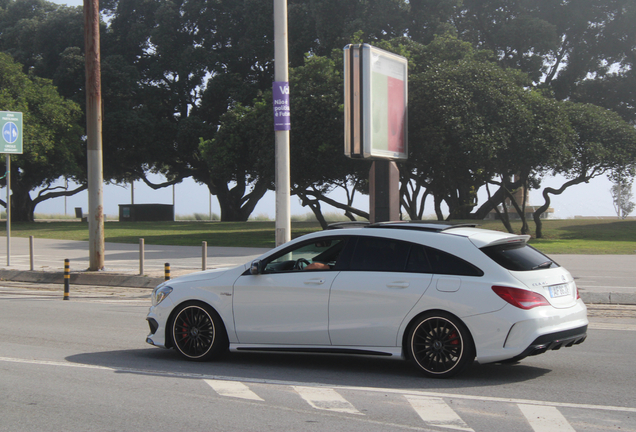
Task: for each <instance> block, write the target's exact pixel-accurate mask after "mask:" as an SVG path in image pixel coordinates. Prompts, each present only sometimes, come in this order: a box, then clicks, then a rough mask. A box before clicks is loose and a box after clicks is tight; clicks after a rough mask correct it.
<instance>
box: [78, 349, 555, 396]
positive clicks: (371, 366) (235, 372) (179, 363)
mask: <svg viewBox="0 0 636 432" xmlns="http://www.w3.org/2000/svg"><path fill="white" fill-rule="evenodd" d="M66 360H67V361H69V362H72V363H77V364H82V365H92V366H98V367H104V368H110V369H113V370H114V372H115V373H130V374H143V375H156V376H166V377H177V378H184V379H202V378H208V379H213V378H217V379H224V378H225V379H231V380H239V381H240V380H245V381H258V382H278V383H281V382H289V383H294V384H299V383H300V384H320V385H327V386H350V387H381V388H390V389H413V390H432V389H435V390H446V389H462V388H472V387H496V386H503V385H509V384H514V383H520V382H525V381H531V380H535V379H537V378H540V377H542V376H544V375H546V374H548V373H549V372H551V370H550V369H545V368H541V367H536V366H531V365H524V364H523V363H516V364H487V365H479V364H478V363H477V362H475V363H474V364H473V365H471V367H469V368H468V369H467V370H465V371H464V372H463V373H461V374H459V375H458V376H457V377H454V378H450V379H430V378H426V377H424V376H422V375H421V374H420V373H419V371H418V370H417V369H416V368H415V367H414V366H413V365H411V364H410V363H407V362H404V361H401V360H394V359H386V358H376V357H364V356H351V355H348V356H344V355H316V354H280V353H236V352H230V353H226V354H224V355H222V356H221V357H220V358H218V359H216V360H214V361H211V362H189V361H186V360H183V359H182V358H181V357H179V355H178V354H177V353H176V352H175V351H173V350H162V349H154V348H148V349H135V350H121V351H105V352H95V353H86V354H76V355H72V356H69V357H67V358H66Z"/></svg>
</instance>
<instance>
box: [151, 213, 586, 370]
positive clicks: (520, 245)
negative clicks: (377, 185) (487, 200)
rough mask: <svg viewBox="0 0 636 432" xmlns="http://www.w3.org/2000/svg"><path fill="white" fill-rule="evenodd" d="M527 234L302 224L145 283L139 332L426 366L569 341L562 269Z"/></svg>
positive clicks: (197, 348)
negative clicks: (146, 306)
mask: <svg viewBox="0 0 636 432" xmlns="http://www.w3.org/2000/svg"><path fill="white" fill-rule="evenodd" d="M528 239H529V236H523V235H513V234H508V233H502V232H498V231H490V230H484V229H480V228H476V227H475V226H473V225H470V226H467V225H449V224H436V223H413V222H411V223H409V222H387V223H378V224H372V225H368V226H366V227H363V228H342V229H337V230H326V231H321V232H316V233H312V234H308V235H305V236H302V237H299V238H297V239H295V240H293V241H291V242H289V243H286V244H284V245H282V246H280V247H278V248H276V249H273V250H272V251H270V252H268V253H266V254H264V255H262V256H261V257H260V258H259V259H257V260H255V261H253V262H251V263H246V264H245V265H242V266H239V267H236V268H232V269H218V270H211V271H205V272H200V273H196V274H192V275H188V276H184V277H179V278H176V279H174V280H170V281H167V282H165V283H163V284H161V285H159V286H158V287H157V288H156V289H155V290H154V292H153V295H152V307H151V308H150V311H149V313H148V316H147V321H148V323H149V325H150V334H149V335H148V337H147V342H148V343H150V344H152V345H155V346H159V347H163V348H174V349H175V350H176V351H177V352H178V353H179V354H180V355H181V356H183V357H184V358H186V359H189V360H197V361H199V360H208V359H212V358H214V357H215V356H217V355H218V354H220V353H221V352H223V351H226V350H227V349H228V348H229V349H230V350H233V351H277V352H305V353H306V352H316V353H335V354H361V355H369V356H383V357H394V358H403V359H408V360H410V361H411V362H412V363H413V364H414V365H415V366H417V367H418V368H419V370H420V371H421V372H422V373H423V374H424V375H426V376H429V377H437V378H446V377H451V376H454V375H456V374H458V373H459V372H461V371H462V370H463V369H465V368H466V367H467V366H469V365H470V364H472V363H473V361H474V360H475V359H476V360H477V361H478V362H479V363H492V362H503V361H517V360H521V359H523V358H524V357H526V356H531V355H536V354H541V353H544V352H545V351H548V350H554V349H559V348H561V347H569V346H572V345H575V344H579V343H581V342H583V341H584V340H585V338H586V334H587V325H588V320H587V310H586V307H585V305H584V304H583V301H582V300H581V299H580V297H579V295H578V290H577V287H576V284H575V282H574V279H573V278H572V276H571V275H570V273H569V272H568V271H567V270H566V269H564V268H563V267H561V266H559V265H558V264H557V263H556V262H554V261H553V260H551V259H550V258H548V257H547V256H545V255H544V254H542V253H541V252H539V251H537V250H536V249H534V248H533V247H531V246H529V245H528V244H527V241H528Z"/></svg>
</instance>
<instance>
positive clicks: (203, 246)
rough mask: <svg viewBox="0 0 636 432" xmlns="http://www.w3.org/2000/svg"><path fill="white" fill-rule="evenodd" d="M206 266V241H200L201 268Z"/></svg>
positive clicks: (204, 268) (203, 268)
mask: <svg viewBox="0 0 636 432" xmlns="http://www.w3.org/2000/svg"><path fill="white" fill-rule="evenodd" d="M207 268H208V242H206V241H204V242H203V243H201V270H207Z"/></svg>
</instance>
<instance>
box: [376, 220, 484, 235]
mask: <svg viewBox="0 0 636 432" xmlns="http://www.w3.org/2000/svg"><path fill="white" fill-rule="evenodd" d="M477 226H478V224H476V223H457V224H450V223H445V222H429V221H419V220H418V221H389V222H376V223H374V224H370V225H368V226H366V228H394V229H411V230H418V231H431V232H441V231H446V230H449V229H452V228H463V227H469V228H475V227H477Z"/></svg>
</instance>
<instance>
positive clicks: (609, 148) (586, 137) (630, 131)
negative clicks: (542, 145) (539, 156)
mask: <svg viewBox="0 0 636 432" xmlns="http://www.w3.org/2000/svg"><path fill="white" fill-rule="evenodd" d="M562 105H563V110H564V112H565V113H566V114H567V116H568V119H569V121H570V124H571V125H572V128H573V130H574V132H575V135H574V137H573V138H574V139H572V140H571V141H570V142H569V143H568V146H567V153H564V155H563V156H564V157H563V158H562V160H561V162H560V163H559V164H558V165H555V167H554V169H553V174H561V175H563V176H564V177H565V178H566V179H567V181H566V182H564V183H563V184H562V185H561V186H560V187H559V188H551V187H548V188H545V189H543V191H542V195H543V199H544V204H543V205H542V206H541V207H539V208H538V209H537V210H536V211H535V213H534V221H535V224H536V227H537V230H536V236H537V238H541V237H542V236H543V233H542V223H541V214H543V213H544V212H545V211H546V210H547V209H548V208H549V207H550V195H560V194H562V193H563V192H564V191H565V190H566V189H567V188H569V187H571V186H574V185H577V184H581V183H586V182H588V181H590V180H591V179H592V178H594V177H598V176H600V175H603V174H606V173H607V174H612V173H615V172H621V173H622V174H621V175H627V173H625V170H624V167H625V166H628V167H629V166H633V164H634V162H636V130H635V129H634V127H633V126H631V125H630V124H628V123H626V122H625V121H624V120H622V119H621V118H620V116H619V115H618V114H616V113H614V112H612V111H609V110H606V109H604V108H601V107H598V106H594V105H589V104H579V103H573V102H563V103H562ZM628 174H629V175H631V174H632V173H628Z"/></svg>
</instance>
